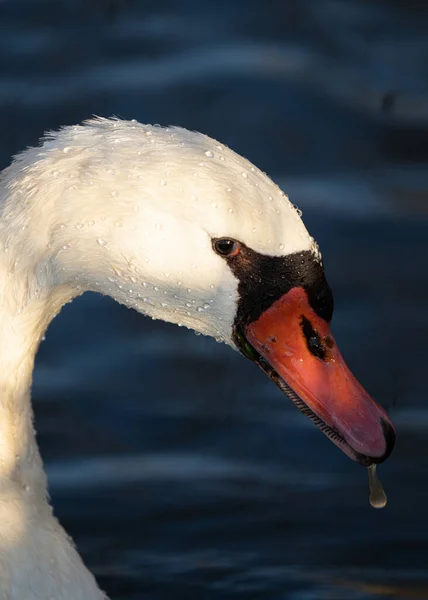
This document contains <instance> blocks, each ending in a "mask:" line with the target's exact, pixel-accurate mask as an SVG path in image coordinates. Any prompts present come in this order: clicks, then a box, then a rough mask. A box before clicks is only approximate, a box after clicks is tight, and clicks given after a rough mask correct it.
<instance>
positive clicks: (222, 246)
mask: <svg viewBox="0 0 428 600" xmlns="http://www.w3.org/2000/svg"><path fill="white" fill-rule="evenodd" d="M213 248H214V250H215V251H216V252H217V254H220V256H236V255H237V254H239V251H240V249H241V247H240V244H239V242H237V241H235V240H229V239H228V238H221V239H219V240H214V241H213Z"/></svg>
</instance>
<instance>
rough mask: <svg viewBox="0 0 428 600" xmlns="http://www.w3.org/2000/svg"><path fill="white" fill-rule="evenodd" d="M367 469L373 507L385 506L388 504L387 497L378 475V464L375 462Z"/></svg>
mask: <svg viewBox="0 0 428 600" xmlns="http://www.w3.org/2000/svg"><path fill="white" fill-rule="evenodd" d="M367 470H368V474H369V488H370V496H369V500H370V504H371V506H373V508H384V507H385V506H386V502H387V497H386V494H385V491H384V489H383V487H382V484H381V482H380V479H379V478H378V476H377V473H376V464H375V463H373V464H372V465H370V466H369V467H368V469H367Z"/></svg>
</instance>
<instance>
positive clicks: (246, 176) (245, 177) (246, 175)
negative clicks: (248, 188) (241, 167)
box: [241, 171, 248, 179]
mask: <svg viewBox="0 0 428 600" xmlns="http://www.w3.org/2000/svg"><path fill="white" fill-rule="evenodd" d="M241 175H242V177H243V178H244V179H247V178H248V174H247V173H245V171H244V172H243V173H241Z"/></svg>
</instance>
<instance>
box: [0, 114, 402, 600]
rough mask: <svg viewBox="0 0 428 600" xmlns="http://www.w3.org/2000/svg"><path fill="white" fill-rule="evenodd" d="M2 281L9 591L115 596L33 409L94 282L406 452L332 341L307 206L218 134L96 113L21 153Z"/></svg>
mask: <svg viewBox="0 0 428 600" xmlns="http://www.w3.org/2000/svg"><path fill="white" fill-rule="evenodd" d="M0 277H1V288H0V346H1V349H0V360H1V368H0V388H1V389H0V600H36V599H37V600H41V599H43V600H48V599H55V600H96V599H101V598H104V597H105V596H104V594H103V592H102V591H100V589H99V588H98V586H97V584H96V582H95V580H94V578H93V576H92V575H91V574H90V573H89V571H88V570H87V569H86V568H85V566H84V565H83V563H82V561H81V559H80V557H79V555H78V553H77V552H76V550H75V549H74V548H73V546H72V544H71V542H70V540H69V538H68V537H67V535H66V534H65V532H64V530H63V529H62V528H61V526H60V525H59V524H58V522H57V521H56V520H55V518H54V517H53V516H52V510H51V507H50V506H49V503H48V500H47V488H46V477H45V474H44V471H43V465H42V461H41V458H40V455H39V451H38V448H37V444H36V440H35V435H34V430H33V423H32V410H31V404H30V385H31V377H32V370H33V365H34V357H35V354H36V351H37V348H38V345H39V342H40V339H41V338H42V336H43V334H44V331H45V330H46V328H47V326H48V324H49V322H50V321H51V320H52V318H53V317H54V316H55V315H56V314H57V313H58V312H59V310H60V309H61V307H62V306H63V305H64V304H65V303H66V302H69V301H70V300H72V299H73V298H74V297H76V296H78V295H80V294H82V293H83V292H84V291H86V290H92V291H97V292H100V293H102V294H107V295H109V296H112V297H113V298H115V299H116V300H118V301H119V302H121V303H124V304H126V305H127V306H129V307H132V308H135V309H136V310H138V311H139V312H141V313H144V314H147V315H150V316H152V317H153V318H160V319H164V320H167V321H171V322H173V323H178V324H182V325H185V326H187V327H191V328H192V329H194V330H196V331H198V332H201V333H204V334H207V335H211V336H214V337H216V338H217V339H219V340H222V341H224V342H226V343H227V344H229V345H230V346H232V347H234V348H235V349H239V350H240V351H241V352H242V353H243V354H245V355H246V356H247V357H248V358H250V359H251V360H253V361H255V362H256V363H257V364H258V365H259V366H261V367H262V368H263V369H264V370H265V371H266V372H267V373H268V375H269V376H270V377H271V378H272V379H273V380H274V381H275V382H276V383H277V384H278V385H279V386H280V387H281V388H282V389H283V390H284V391H285V392H287V393H288V394H289V395H290V397H291V399H292V400H293V401H294V402H295V403H296V404H297V406H298V407H299V408H300V409H301V410H303V412H305V413H306V414H307V415H308V416H310V418H312V419H313V420H314V421H315V422H316V424H317V425H319V426H320V428H321V429H322V430H323V431H324V433H326V434H327V435H328V436H329V437H330V438H331V439H332V440H333V441H334V442H335V443H336V444H337V445H338V446H339V447H340V448H341V449H342V450H344V451H345V452H346V453H347V454H348V455H349V456H350V457H351V458H353V459H354V460H357V461H359V462H361V463H362V464H366V465H367V464H370V463H372V462H381V461H382V460H384V459H385V458H386V456H387V455H388V454H389V453H390V451H391V450H392V446H393V443H394V432H393V428H392V425H391V423H390V421H389V419H388V417H387V416H386V414H385V413H384V411H383V410H382V409H381V408H380V407H378V406H377V405H376V404H375V403H374V402H373V401H372V400H371V399H370V397H369V396H368V395H367V394H366V392H365V391H364V390H363V389H362V388H361V386H360V385H359V384H358V383H357V382H356V380H355V379H354V378H353V377H352V375H351V374H350V372H349V371H348V370H347V368H346V366H345V364H344V362H343V359H342V358H341V356H340V354H339V352H338V350H337V348H336V345H335V342H334V340H333V338H332V337H331V334H330V331H329V326H328V322H329V321H330V319H331V315H332V308H333V305H332V296H331V292H330V289H329V287H328V285H327V283H326V280H325V277H324V272H323V267H322V263H321V258H320V254H319V252H318V249H317V246H316V244H315V243H314V241H313V239H312V238H311V237H310V236H309V234H308V233H307V231H306V229H305V227H304V225H303V223H302V221H301V219H300V217H299V214H298V212H297V211H296V210H295V208H294V207H293V205H292V204H291V203H290V202H289V200H288V198H287V197H286V196H285V195H284V194H283V192H281V191H280V190H279V189H278V187H277V186H276V185H275V184H274V183H272V181H271V180H270V179H269V178H268V177H267V176H266V175H265V174H263V173H261V172H260V171H259V170H258V169H256V168H255V167H254V166H252V165H251V164H250V163H249V162H248V161H247V160H245V159H243V158H242V157H240V156H238V155H237V154H235V153H234V152H232V151H231V150H229V149H228V148H226V147H225V146H223V145H221V144H219V143H218V142H215V141H214V140H212V139H210V138H208V137H205V136H203V135H201V134H198V133H191V132H188V131H186V130H183V129H178V128H170V129H162V128H159V127H151V126H146V125H140V124H138V123H136V122H126V121H120V120H108V119H94V120H91V121H89V122H87V123H85V124H84V125H83V126H77V127H67V128H65V129H62V130H61V131H59V132H57V133H53V134H50V135H49V136H48V137H47V138H46V139H45V140H44V142H43V144H42V146H41V147H39V148H30V149H28V150H26V151H25V152H23V153H22V154H20V155H19V156H17V157H16V158H15V160H14V161H13V163H12V164H11V166H10V167H8V168H7V169H6V170H5V171H4V172H3V174H2V177H1V180H0Z"/></svg>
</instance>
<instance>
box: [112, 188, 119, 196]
mask: <svg viewBox="0 0 428 600" xmlns="http://www.w3.org/2000/svg"><path fill="white" fill-rule="evenodd" d="M110 193H111V195H112V196H114V197H116V196H118V195H119V193H118V191H117V190H112V191H111V192H110Z"/></svg>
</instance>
